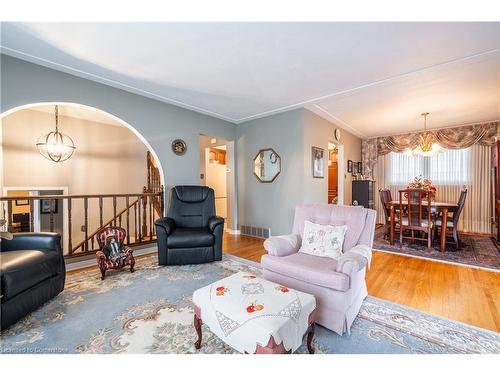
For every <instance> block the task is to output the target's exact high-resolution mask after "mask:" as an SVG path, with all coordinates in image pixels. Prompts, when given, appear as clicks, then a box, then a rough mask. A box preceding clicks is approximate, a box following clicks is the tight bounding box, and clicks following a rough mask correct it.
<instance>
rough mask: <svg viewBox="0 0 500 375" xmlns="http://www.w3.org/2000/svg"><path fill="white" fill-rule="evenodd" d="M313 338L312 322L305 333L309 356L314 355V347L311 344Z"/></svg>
mask: <svg viewBox="0 0 500 375" xmlns="http://www.w3.org/2000/svg"><path fill="white" fill-rule="evenodd" d="M313 337H314V322H312V323H311V324H310V325H309V330H308V332H307V350H308V351H309V354H314V346H313V343H312V340H313Z"/></svg>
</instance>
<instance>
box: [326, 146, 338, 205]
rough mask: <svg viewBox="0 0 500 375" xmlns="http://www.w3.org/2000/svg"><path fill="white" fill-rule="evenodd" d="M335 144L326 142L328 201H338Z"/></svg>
mask: <svg viewBox="0 0 500 375" xmlns="http://www.w3.org/2000/svg"><path fill="white" fill-rule="evenodd" d="M337 154H338V149H337V145H335V144H334V143H331V142H328V201H327V202H328V203H329V204H337V203H338V173H339V164H338V159H337Z"/></svg>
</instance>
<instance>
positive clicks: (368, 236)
mask: <svg viewBox="0 0 500 375" xmlns="http://www.w3.org/2000/svg"><path fill="white" fill-rule="evenodd" d="M375 217H376V214H375V211H374V210H370V209H365V208H362V207H353V206H337V205H327V204H310V205H303V206H298V207H297V208H296V209H295V219H294V224H293V232H292V234H290V235H285V236H276V237H271V238H268V239H267V240H266V241H265V242H264V247H265V249H266V250H267V252H268V254H267V255H264V256H263V257H262V260H261V265H262V268H263V273H264V277H265V278H266V279H267V280H270V281H274V282H276V283H279V284H282V285H285V286H288V287H290V288H293V289H297V290H300V291H303V292H306V293H310V294H313V295H314V296H315V297H316V302H317V304H318V310H317V311H318V313H317V316H316V323H318V324H320V325H322V326H324V327H326V328H328V329H330V330H332V331H334V332H336V333H338V334H339V335H342V334H343V333H344V332H350V327H351V325H352V323H353V321H354V319H355V318H356V316H357V315H358V312H359V309H360V308H361V304H362V302H363V300H364V299H365V297H366V296H367V294H368V293H367V289H366V282H365V271H366V266H369V261H370V255H371V248H372V246H373V236H374V232H375ZM305 220H308V221H311V222H313V223H317V224H330V225H346V226H347V231H346V235H345V238H344V243H343V248H342V251H343V254H342V255H341V257H340V258H338V259H333V258H326V257H318V256H314V255H309V254H306V253H301V252H299V251H298V250H299V248H300V246H301V242H302V235H303V233H304V221H305ZM360 250H361V251H360ZM361 253H365V254H366V253H368V254H370V255H369V256H368V257H367V256H361V255H360V254H361Z"/></svg>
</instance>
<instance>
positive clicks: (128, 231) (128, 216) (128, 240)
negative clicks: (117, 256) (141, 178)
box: [125, 197, 130, 245]
mask: <svg viewBox="0 0 500 375" xmlns="http://www.w3.org/2000/svg"><path fill="white" fill-rule="evenodd" d="M125 204H126V205H127V245H128V244H130V199H129V197H125Z"/></svg>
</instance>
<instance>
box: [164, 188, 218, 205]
mask: <svg viewBox="0 0 500 375" xmlns="http://www.w3.org/2000/svg"><path fill="white" fill-rule="evenodd" d="M211 190H212V189H211V188H209V187H208V186H196V185H181V186H174V187H173V188H172V191H174V192H175V195H176V196H177V199H179V200H180V201H182V202H188V203H196V202H203V201H204V200H205V199H207V197H208V194H209V193H210V191H211Z"/></svg>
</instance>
